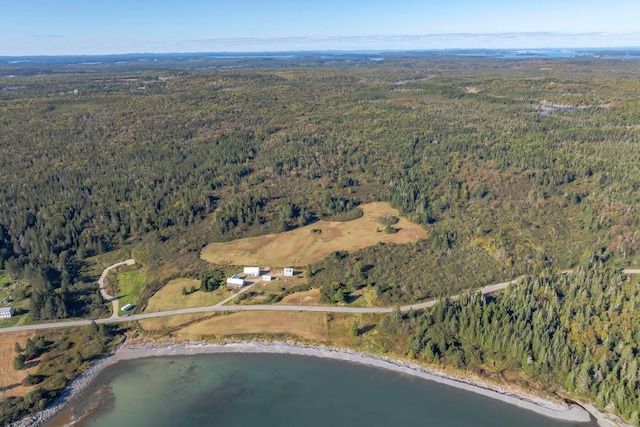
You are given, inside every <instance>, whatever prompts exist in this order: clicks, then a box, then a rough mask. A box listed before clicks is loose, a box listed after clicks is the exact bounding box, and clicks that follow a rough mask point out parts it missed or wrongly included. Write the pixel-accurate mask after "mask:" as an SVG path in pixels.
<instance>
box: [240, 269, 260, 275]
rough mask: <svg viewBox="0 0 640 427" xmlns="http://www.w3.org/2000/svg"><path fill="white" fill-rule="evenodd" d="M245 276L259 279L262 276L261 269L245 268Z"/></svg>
mask: <svg viewBox="0 0 640 427" xmlns="http://www.w3.org/2000/svg"><path fill="white" fill-rule="evenodd" d="M244 275H245V276H252V277H258V276H260V267H245V268H244Z"/></svg>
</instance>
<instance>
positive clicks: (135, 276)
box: [116, 270, 147, 307]
mask: <svg viewBox="0 0 640 427" xmlns="http://www.w3.org/2000/svg"><path fill="white" fill-rule="evenodd" d="M116 278H117V280H118V286H119V287H120V294H119V295H118V297H119V300H120V307H124V306H125V305H127V304H132V305H136V304H137V303H138V297H140V294H142V291H143V289H144V286H145V284H146V282H147V280H146V277H145V274H144V272H142V270H133V271H127V272H123V273H118V274H117V275H116Z"/></svg>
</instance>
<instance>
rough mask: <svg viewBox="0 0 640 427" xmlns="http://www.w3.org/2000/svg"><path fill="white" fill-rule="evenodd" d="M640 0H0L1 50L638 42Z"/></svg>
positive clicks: (68, 51)
mask: <svg viewBox="0 0 640 427" xmlns="http://www.w3.org/2000/svg"><path fill="white" fill-rule="evenodd" d="M639 18H640V1H638V0H553V1H551V0H511V1H507V0H422V1H419V0H386V1H380V0H368V1H366V0H315V1H307V0H262V1H258V0H228V1H222V0H181V1H176V0H153V1H151V0H110V1H105V0H0V56H23V55H81V54H116V53H143V52H152V53H165V52H259V51H297V50H391V49H394V50H403V49H424V50H428V49H450V48H489V49H490V48H497V49H504V48H516V49H519V48H544V47H622V46H625V47H629V46H635V47H640V19H639Z"/></svg>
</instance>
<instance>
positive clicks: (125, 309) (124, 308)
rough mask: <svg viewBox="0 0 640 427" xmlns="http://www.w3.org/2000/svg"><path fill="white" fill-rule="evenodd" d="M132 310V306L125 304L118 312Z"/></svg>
mask: <svg viewBox="0 0 640 427" xmlns="http://www.w3.org/2000/svg"><path fill="white" fill-rule="evenodd" d="M132 308H133V304H127V305H125V306H124V307H122V308H121V309H120V310H122V311H127V310H131V309H132Z"/></svg>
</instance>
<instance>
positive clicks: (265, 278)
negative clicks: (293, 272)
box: [262, 275, 273, 282]
mask: <svg viewBox="0 0 640 427" xmlns="http://www.w3.org/2000/svg"><path fill="white" fill-rule="evenodd" d="M272 280H273V276H269V275H264V276H262V281H263V282H270V281H272Z"/></svg>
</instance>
